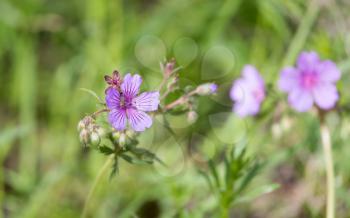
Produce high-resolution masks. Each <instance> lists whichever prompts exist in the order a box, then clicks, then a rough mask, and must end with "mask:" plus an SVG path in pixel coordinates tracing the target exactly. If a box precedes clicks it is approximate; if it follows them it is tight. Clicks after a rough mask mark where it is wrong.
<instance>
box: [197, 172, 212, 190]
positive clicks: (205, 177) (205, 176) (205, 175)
mask: <svg viewBox="0 0 350 218" xmlns="http://www.w3.org/2000/svg"><path fill="white" fill-rule="evenodd" d="M198 173H199V174H201V175H202V176H203V177H204V179H205V181H206V182H207V183H208V186H209V188H210V190H211V191H214V185H213V183H212V182H211V180H210V177H209V176H208V174H207V173H205V172H204V171H202V170H198Z"/></svg>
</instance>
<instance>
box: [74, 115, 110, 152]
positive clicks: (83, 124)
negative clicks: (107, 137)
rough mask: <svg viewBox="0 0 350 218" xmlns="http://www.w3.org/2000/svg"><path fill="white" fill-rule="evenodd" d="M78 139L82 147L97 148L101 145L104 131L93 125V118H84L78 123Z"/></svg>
mask: <svg viewBox="0 0 350 218" xmlns="http://www.w3.org/2000/svg"><path fill="white" fill-rule="evenodd" d="M78 131H79V139H80V142H81V143H82V144H83V145H84V146H89V145H91V146H94V147H97V146H99V144H100V143H101V138H102V137H103V136H104V134H105V131H104V129H103V128H102V127H100V126H98V125H97V124H96V123H95V120H94V118H92V117H91V116H86V117H84V118H83V119H82V120H81V121H79V123H78Z"/></svg>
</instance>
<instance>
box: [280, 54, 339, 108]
mask: <svg viewBox="0 0 350 218" xmlns="http://www.w3.org/2000/svg"><path fill="white" fill-rule="evenodd" d="M340 75H341V73H340V71H339V69H338V68H337V66H336V65H335V63H333V62H332V61H330V60H325V61H321V60H320V59H319V57H318V54H317V53H316V52H302V53H301V54H300V55H299V57H298V60H297V66H296V68H294V67H286V68H284V69H283V70H282V71H281V77H280V80H279V82H278V86H279V88H280V89H281V90H282V91H284V92H287V93H288V101H289V104H290V105H291V106H292V107H293V108H294V109H295V110H297V111H299V112H305V111H307V110H309V109H310V108H311V107H312V105H313V103H314V102H315V104H316V105H317V106H318V107H320V108H321V109H324V110H328V109H331V108H333V107H334V106H335V104H336V102H337V101H338V98H339V96H338V91H337V88H336V85H335V83H336V82H337V81H338V80H339V79H340Z"/></svg>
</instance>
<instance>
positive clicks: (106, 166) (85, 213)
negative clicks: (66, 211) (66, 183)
mask: <svg viewBox="0 0 350 218" xmlns="http://www.w3.org/2000/svg"><path fill="white" fill-rule="evenodd" d="M113 159H114V154H111V155H110V156H109V157H108V158H107V160H106V162H105V163H104V165H103V166H102V167H101V169H100V171H99V172H98V174H97V177H96V179H95V181H94V183H93V184H92V187H91V188H90V191H89V194H88V196H87V198H86V200H85V205H84V209H83V212H82V214H81V218H86V217H87V216H88V212H89V207H90V204H91V199H92V197H93V195H94V194H95V192H96V190H97V187H98V185H99V184H100V182H101V181H102V179H103V178H104V177H105V174H106V173H107V171H108V169H109V167H110V165H111V164H112V161H113Z"/></svg>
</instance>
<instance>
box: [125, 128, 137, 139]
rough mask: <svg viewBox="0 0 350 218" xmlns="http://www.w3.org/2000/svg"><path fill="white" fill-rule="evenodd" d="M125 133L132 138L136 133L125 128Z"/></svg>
mask: <svg viewBox="0 0 350 218" xmlns="http://www.w3.org/2000/svg"><path fill="white" fill-rule="evenodd" d="M125 134H126V136H127V137H129V138H134V137H135V136H136V133H135V132H134V131H132V130H126V131H125Z"/></svg>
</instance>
